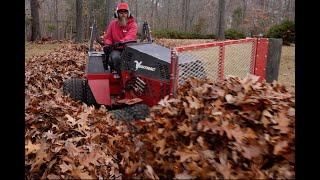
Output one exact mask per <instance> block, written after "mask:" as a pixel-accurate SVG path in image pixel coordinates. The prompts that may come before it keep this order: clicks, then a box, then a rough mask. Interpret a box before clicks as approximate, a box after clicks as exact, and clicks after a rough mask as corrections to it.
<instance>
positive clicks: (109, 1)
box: [106, 0, 115, 25]
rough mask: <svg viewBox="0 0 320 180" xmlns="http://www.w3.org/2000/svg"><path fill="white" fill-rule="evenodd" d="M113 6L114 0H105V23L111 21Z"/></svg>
mask: <svg viewBox="0 0 320 180" xmlns="http://www.w3.org/2000/svg"><path fill="white" fill-rule="evenodd" d="M114 6H115V1H114V0H106V9H107V15H106V16H107V18H106V19H107V23H106V24H107V25H108V24H109V23H110V22H111V20H112V17H113V13H114Z"/></svg>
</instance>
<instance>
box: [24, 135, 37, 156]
mask: <svg viewBox="0 0 320 180" xmlns="http://www.w3.org/2000/svg"><path fill="white" fill-rule="evenodd" d="M25 149H26V152H25V155H26V156H27V155H29V154H31V153H36V152H37V151H38V150H39V149H40V144H32V142H31V140H30V139H28V143H27V145H26V146H25Z"/></svg>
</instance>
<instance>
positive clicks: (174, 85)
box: [170, 49, 179, 97]
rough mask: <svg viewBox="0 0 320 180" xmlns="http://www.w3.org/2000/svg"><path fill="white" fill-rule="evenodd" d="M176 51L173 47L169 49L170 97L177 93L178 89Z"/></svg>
mask: <svg viewBox="0 0 320 180" xmlns="http://www.w3.org/2000/svg"><path fill="white" fill-rule="evenodd" d="M178 61H179V59H178V52H177V51H176V50H175V49H171V66H170V97H175V96H176V95H177V89H178V78H179V77H178V72H179V69H178Z"/></svg>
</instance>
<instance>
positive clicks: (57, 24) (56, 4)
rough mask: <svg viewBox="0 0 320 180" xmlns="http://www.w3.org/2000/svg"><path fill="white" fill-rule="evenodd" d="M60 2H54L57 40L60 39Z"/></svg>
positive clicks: (56, 0)
mask: <svg viewBox="0 0 320 180" xmlns="http://www.w3.org/2000/svg"><path fill="white" fill-rule="evenodd" d="M58 13H59V11H58V0H55V1H54V15H55V16H54V17H55V21H56V37H57V39H60V36H59V16H58Z"/></svg>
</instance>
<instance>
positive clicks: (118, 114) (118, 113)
mask: <svg viewBox="0 0 320 180" xmlns="http://www.w3.org/2000/svg"><path fill="white" fill-rule="evenodd" d="M110 113H111V114H112V116H113V118H114V119H116V120H120V121H121V120H123V121H132V120H133V119H134V118H133V116H132V115H131V114H130V112H129V111H128V109H126V108H123V109H117V110H112V111H110Z"/></svg>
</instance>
